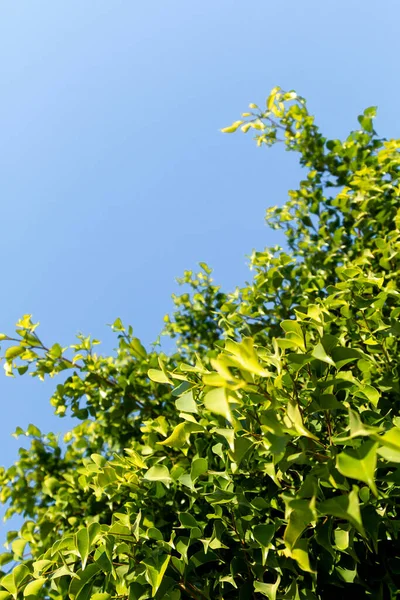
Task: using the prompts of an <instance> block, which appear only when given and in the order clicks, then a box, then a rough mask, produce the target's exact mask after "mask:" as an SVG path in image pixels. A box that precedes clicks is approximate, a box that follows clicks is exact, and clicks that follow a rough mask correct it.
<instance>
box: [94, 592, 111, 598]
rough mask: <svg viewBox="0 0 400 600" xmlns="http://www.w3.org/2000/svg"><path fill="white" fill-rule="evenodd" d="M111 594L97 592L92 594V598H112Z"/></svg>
mask: <svg viewBox="0 0 400 600" xmlns="http://www.w3.org/2000/svg"><path fill="white" fill-rule="evenodd" d="M110 598H111V594H108V593H107V592H96V594H92V595H91V596H90V600H110Z"/></svg>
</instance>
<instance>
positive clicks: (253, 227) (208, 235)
mask: <svg viewBox="0 0 400 600" xmlns="http://www.w3.org/2000/svg"><path fill="white" fill-rule="evenodd" d="M399 22H400V4H399V2H398V0H392V1H380V2H379V3H378V2H377V1H372V0H369V1H368V0H363V1H361V0H360V1H357V0H352V1H351V2H345V1H344V0H336V1H326V2H321V1H320V0H318V1H317V0H313V1H304V2H295V1H294V0H292V1H287V2H280V3H278V2H268V1H267V0H265V1H259V0H255V1H253V2H234V1H232V0H230V1H229V0H217V1H215V0H202V2H193V1H188V0H180V1H177V0H168V2H165V1H158V2H157V1H156V2H154V1H153V2H136V1H134V0H123V1H122V0H68V1H55V0H35V1H34V2H33V1H32V0H25V1H16V0H13V1H11V0H3V1H2V2H1V4H0V192H1V202H2V210H1V221H0V231H1V235H0V249H1V258H2V260H1V285H2V293H1V298H0V331H3V332H10V330H12V328H13V324H14V323H15V321H16V320H17V319H18V318H19V317H20V316H21V315H22V314H24V313H33V316H34V319H35V320H40V322H41V328H40V330H39V332H40V333H41V335H42V337H43V339H44V340H45V341H46V342H47V343H49V344H51V343H53V342H55V341H59V342H61V343H62V344H65V345H67V344H69V343H72V342H73V341H74V336H75V334H76V333H78V332H79V331H82V332H84V333H91V334H92V335H94V336H95V337H98V338H100V339H103V340H104V342H105V343H104V347H105V350H110V349H112V347H113V338H112V334H111V332H110V331H109V329H108V328H107V327H106V324H107V323H110V322H112V321H113V320H114V319H115V318H116V317H117V316H119V317H121V318H122V319H123V320H124V321H126V322H128V323H131V324H132V325H133V327H134V330H135V333H136V335H138V336H139V337H141V338H142V340H143V341H144V342H145V343H150V342H151V341H153V340H154V339H155V338H156V336H157V335H158V333H159V331H160V330H161V328H162V317H163V315H164V314H165V313H166V312H167V311H168V310H170V308H171V301H170V295H171V293H172V292H174V291H176V286H175V283H174V278H175V277H176V276H179V275H181V273H182V272H183V270H184V269H186V268H192V267H195V265H196V263H197V262H198V261H207V262H209V263H210V264H211V265H212V266H213V267H214V268H215V279H216V280H217V281H219V282H220V283H221V284H222V285H223V286H224V288H227V289H230V288H232V287H234V286H235V285H237V284H239V283H241V282H243V281H244V280H245V278H246V276H247V268H246V258H245V257H246V254H247V255H248V254H250V252H251V250H252V249H253V248H254V247H256V248H261V247H263V246H265V245H270V244H274V243H277V242H280V241H281V239H280V237H279V236H278V237H277V236H276V234H273V233H272V232H271V231H269V230H268V229H266V228H265V226H264V222H263V217H264V210H265V208H266V207H267V206H269V205H271V204H277V203H282V202H283V201H284V200H285V198H286V191H287V189H289V188H290V187H292V186H294V185H296V181H297V179H298V177H299V168H298V167H297V166H296V159H295V156H293V155H290V154H285V153H283V152H282V151H281V150H280V149H277V148H275V149H273V150H270V151H267V150H260V149H257V148H256V146H255V144H254V143H253V142H252V140H251V138H250V137H247V136H243V135H236V136H224V135H222V134H221V133H220V132H219V129H220V128H221V127H224V126H226V125H229V124H230V123H231V122H232V121H234V120H236V119H237V118H239V117H240V113H241V112H242V111H244V110H246V108H247V105H248V103H249V102H257V103H261V102H263V101H264V99H265V96H266V95H267V93H268V92H269V90H270V88H272V87H273V86H275V85H280V86H282V87H283V88H285V89H291V88H295V89H296V90H297V91H298V92H299V93H301V94H302V95H304V96H306V97H307V98H308V101H309V108H310V110H311V111H313V112H314V113H315V114H316V117H317V121H318V122H319V123H320V124H321V126H322V127H323V128H324V130H325V131H326V133H327V135H332V136H334V137H339V136H344V135H346V133H347V132H348V130H349V129H351V128H352V127H357V121H356V117H357V115H358V114H359V113H360V112H361V111H362V110H363V109H364V108H365V107H366V106H370V105H375V104H377V105H378V106H379V118H378V121H377V128H378V130H379V131H380V132H381V133H382V134H384V135H388V136H393V137H395V136H399V135H400V131H399V129H400V124H399V119H398V104H399V100H398V97H399V91H400V84H399V68H398V58H399V55H400V52H399V50H400V38H399V35H398V25H399ZM55 385H56V382H52V381H50V382H49V383H44V384H42V383H40V382H39V381H37V380H31V379H30V378H28V377H27V378H21V379H16V380H11V379H8V378H5V377H1V378H0V398H1V419H0V464H10V463H11V462H12V461H13V460H14V459H15V456H16V453H17V449H18V447H19V445H20V442H19V441H17V440H14V438H12V437H11V435H10V434H11V432H12V431H14V429H15V427H16V426H17V425H20V426H22V427H26V426H27V425H28V423H30V422H33V423H35V424H36V425H38V426H39V427H41V428H42V429H43V430H56V431H62V430H65V429H66V428H67V427H68V425H69V423H68V420H64V421H62V420H60V419H56V418H55V417H54V416H53V415H52V409H51V408H50V407H49V404H48V397H49V394H50V391H51V389H52V388H53V387H54V386H55ZM0 533H1V531H0Z"/></svg>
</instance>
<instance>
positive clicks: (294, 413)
mask: <svg viewBox="0 0 400 600" xmlns="http://www.w3.org/2000/svg"><path fill="white" fill-rule="evenodd" d="M287 416H288V417H289V419H290V421H291V422H292V424H293V426H294V428H295V430H296V431H297V433H298V434H299V435H304V436H305V437H309V438H311V439H313V440H318V438H317V437H316V436H315V435H314V434H313V433H311V431H309V430H308V429H307V427H305V426H304V423H303V417H302V416H301V413H300V409H299V406H298V404H297V402H296V400H295V399H294V398H292V397H291V398H290V399H289V401H288V405H287Z"/></svg>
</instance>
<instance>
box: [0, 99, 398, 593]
mask: <svg viewBox="0 0 400 600" xmlns="http://www.w3.org/2000/svg"><path fill="white" fill-rule="evenodd" d="M250 110H251V112H248V113H244V115H243V119H242V120H241V121H236V122H235V123H234V124H233V125H232V126H231V127H228V128H226V129H225V130H224V131H226V132H227V133H231V132H234V131H237V130H240V129H242V130H243V131H244V132H248V131H250V130H251V131H253V132H254V133H255V136H256V140H257V144H258V145H259V146H262V145H264V144H265V145H267V146H269V145H272V144H275V143H278V142H281V143H283V144H284V145H285V147H286V148H287V149H288V150H290V151H295V152H297V153H298V155H299V158H300V163H301V165H302V166H303V167H304V179H303V180H302V181H301V182H300V184H299V187H298V189H297V190H291V191H289V200H288V201H287V202H286V204H284V205H283V206H282V207H279V208H271V209H268V211H267V222H268V224H269V225H270V226H271V227H274V228H280V229H282V230H283V231H284V233H285V234H286V237H287V251H283V250H282V249H280V248H266V249H264V250H261V251H257V252H256V251H255V252H253V254H252V257H251V267H252V270H253V272H254V276H253V279H252V281H251V282H250V283H249V284H247V285H246V286H244V287H242V288H237V289H236V290H235V291H234V292H233V293H230V294H229V293H222V292H221V291H220V290H219V288H218V287H217V286H215V285H214V284H213V282H212V279H211V271H210V269H209V267H207V265H204V264H202V265H201V271H200V273H199V274H193V273H192V272H187V273H185V276H184V278H183V280H181V283H183V284H184V285H186V286H188V288H189V289H188V292H185V293H184V294H183V295H181V296H179V297H175V298H174V300H175V304H176V312H175V313H174V314H173V315H172V316H171V317H166V319H165V322H166V326H165V331H164V333H166V334H168V335H170V336H172V337H173V338H175V340H176V348H177V350H176V352H175V354H173V355H171V356H166V355H164V354H163V353H162V352H157V351H156V350H154V349H153V350H151V351H150V350H146V349H145V348H144V347H143V345H142V344H141V343H140V341H139V340H138V339H137V338H135V337H134V336H133V331H132V329H131V328H127V329H126V328H125V327H124V325H123V324H122V323H121V321H120V320H119V319H117V320H116V321H115V323H114V324H113V329H114V331H115V332H116V335H117V338H118V347H117V349H116V351H115V354H114V355H112V356H102V355H101V354H98V353H97V352H96V344H97V343H98V342H97V341H96V340H91V339H90V338H84V337H80V338H79V339H78V342H77V343H76V344H75V345H73V346H71V347H70V348H62V347H61V346H60V345H59V344H54V345H53V346H51V347H45V346H44V344H43V343H42V341H41V340H40V338H39V337H38V335H37V333H36V325H34V324H33V323H32V321H31V319H30V317H29V316H25V317H24V318H23V319H22V320H21V321H20V322H19V323H18V324H17V332H16V335H15V336H7V335H2V336H0V337H1V339H2V340H3V345H4V346H5V354H4V364H5V370H6V374H7V375H10V376H12V375H14V374H15V373H19V374H24V373H31V374H32V375H33V376H36V377H39V378H44V377H47V376H57V380H58V385H57V387H56V389H55V392H54V395H53V396H52V398H51V404H52V405H53V407H54V409H55V412H56V414H58V415H60V416H63V415H64V414H67V413H68V414H72V415H73V416H74V417H76V419H77V420H78V422H79V424H78V425H77V426H76V427H75V428H74V429H73V430H72V431H71V432H69V433H68V434H67V435H66V436H65V438H64V445H60V443H59V441H58V439H57V437H56V436H54V435H53V434H47V435H43V434H42V433H41V432H40V431H39V430H38V429H37V428H36V427H34V426H33V425H31V426H29V428H28V430H27V432H24V431H23V430H22V429H18V430H17V431H16V432H15V435H17V436H18V435H27V436H29V437H30V438H31V440H32V441H31V447H30V449H29V450H25V449H21V450H20V457H19V460H18V462H17V463H16V464H15V465H13V466H12V467H11V468H9V469H3V470H2V471H1V491H0V493H1V497H0V499H1V501H2V502H3V503H7V504H8V506H9V507H8V509H7V514H8V516H10V515H12V514H14V513H19V514H21V515H23V517H24V520H25V522H24V525H23V526H22V528H21V530H20V531H18V532H17V531H11V532H9V534H8V548H7V550H6V552H5V553H4V554H2V555H1V556H0V564H1V565H2V568H5V569H8V568H9V567H8V566H5V565H8V564H9V565H10V567H13V566H14V568H10V569H9V571H4V576H3V578H2V579H1V581H0V583H1V586H2V588H1V591H0V600H8V598H11V597H13V598H17V597H22V596H25V597H28V598H30V597H34V596H35V597H39V598H45V597H46V598H52V599H53V600H61V598H70V600H89V599H92V600H110V599H111V598H113V599H114V598H128V599H129V600H144V599H146V598H156V599H160V600H161V599H166V600H179V599H180V598H182V599H183V600H186V599H189V598H193V599H195V600H201V599H207V600H215V599H220V598H221V599H222V598H224V599H236V598H238V599H239V600H247V599H261V598H269V599H270V600H274V599H281V598H282V599H283V598H285V599H289V600H290V599H293V600H305V599H307V600H330V599H334V598H335V599H336V598H352V599H353V600H355V599H358V598H371V599H378V600H379V599H380V600H386V599H395V598H397V597H398V590H399V589H400V541H399V529H400V527H399V524H400V514H399V503H400V500H399V496H400V491H399V490H400V487H399V486H400V385H399V375H400V361H399V355H400V347H399V338H400V322H399V316H400V292H399V291H398V288H399V283H400V181H399V172H400V152H399V149H400V142H399V141H396V140H390V141H386V140H382V139H380V138H379V137H378V136H377V135H376V133H375V131H374V129H373V120H372V119H373V117H374V116H375V109H374V108H369V109H367V110H366V111H365V112H364V114H363V115H362V116H360V117H359V124H360V126H361V129H359V130H357V131H354V132H352V133H351V134H350V135H349V137H348V138H347V139H346V140H345V141H340V140H327V139H326V138H324V137H323V136H322V134H321V133H320V131H319V129H318V128H317V126H316V125H315V123H314V119H313V117H312V116H311V115H309V113H308V112H307V108H306V104H305V101H304V100H303V99H302V98H300V97H298V96H297V95H296V94H295V93H294V92H289V93H285V92H282V91H281V90H280V89H279V88H275V89H274V90H273V91H272V93H271V95H270V96H269V98H268V99H267V104H266V108H265V110H264V109H261V108H258V107H257V106H256V105H254V104H251V105H250ZM13 561H14V562H13Z"/></svg>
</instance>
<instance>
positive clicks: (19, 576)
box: [12, 565, 30, 588]
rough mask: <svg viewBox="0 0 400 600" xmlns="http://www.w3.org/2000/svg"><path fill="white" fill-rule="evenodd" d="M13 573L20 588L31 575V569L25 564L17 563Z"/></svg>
mask: <svg viewBox="0 0 400 600" xmlns="http://www.w3.org/2000/svg"><path fill="white" fill-rule="evenodd" d="M12 575H13V577H14V583H15V585H16V587H17V588H19V587H20V585H21V584H22V583H23V582H24V581H25V579H26V578H27V577H29V575H30V571H29V569H28V567H26V566H25V565H17V566H16V567H15V569H14V570H13V572H12Z"/></svg>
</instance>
